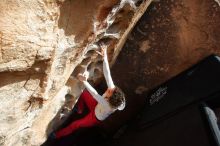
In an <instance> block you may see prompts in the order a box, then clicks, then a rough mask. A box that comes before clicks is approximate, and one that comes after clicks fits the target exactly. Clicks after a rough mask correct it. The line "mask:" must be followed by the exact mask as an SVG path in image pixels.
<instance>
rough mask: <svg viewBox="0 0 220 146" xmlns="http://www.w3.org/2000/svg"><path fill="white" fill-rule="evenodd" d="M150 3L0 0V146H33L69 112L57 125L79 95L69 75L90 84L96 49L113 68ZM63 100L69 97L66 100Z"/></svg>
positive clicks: (97, 72)
mask: <svg viewBox="0 0 220 146" xmlns="http://www.w3.org/2000/svg"><path fill="white" fill-rule="evenodd" d="M150 3H151V0H146V1H141V0H134V1H132V0H121V1H120V0H113V1H109V0H96V1H92V0H16V1H15V0H1V1H0V80H1V82H0V99H1V100H0V103H1V108H0V145H3V146H15V145H16V146H22V145H40V144H41V143H42V142H43V141H44V140H45V137H46V135H47V134H48V133H49V132H50V131H51V129H53V128H54V127H55V126H57V125H58V124H59V123H60V122H58V121H59V119H60V118H61V117H65V114H66V115H68V112H69V111H67V112H66V113H65V114H64V115H63V114H61V115H60V117H59V115H58V119H56V120H54V119H53V118H55V115H57V114H58V113H60V111H62V109H61V108H62V107H63V106H64V105H65V104H66V103H67V102H69V101H71V104H70V107H72V106H73V105H74V102H75V98H76V97H77V96H78V95H79V93H80V91H81V89H82V88H83V87H82V85H80V84H79V83H78V81H77V80H76V79H75V75H76V74H77V73H79V72H82V73H83V72H84V71H85V70H88V71H89V72H90V78H89V79H90V81H91V82H95V81H97V80H98V78H100V77H101V76H102V75H101V72H102V69H101V59H100V56H99V55H98V54H97V52H96V51H99V50H100V44H102V45H103V46H107V47H108V53H109V58H110V60H111V64H112V63H114V61H115V59H116V57H117V55H118V53H119V51H120V49H121V47H122V45H123V43H124V41H125V39H126V37H127V34H128V33H129V32H130V30H131V29H132V27H133V26H134V24H135V23H136V22H137V20H138V19H139V18H140V16H141V15H142V14H143V13H144V11H145V10H146V8H147V7H148V5H149V4H150ZM71 75H72V76H71ZM70 76H71V77H70ZM67 93H69V94H71V95H73V97H72V99H69V100H68V101H67V98H64V96H65V95H66V94H67ZM56 118H57V117H56ZM64 119H65V118H64ZM51 120H54V121H53V124H52V125H49V127H48V124H49V123H51Z"/></svg>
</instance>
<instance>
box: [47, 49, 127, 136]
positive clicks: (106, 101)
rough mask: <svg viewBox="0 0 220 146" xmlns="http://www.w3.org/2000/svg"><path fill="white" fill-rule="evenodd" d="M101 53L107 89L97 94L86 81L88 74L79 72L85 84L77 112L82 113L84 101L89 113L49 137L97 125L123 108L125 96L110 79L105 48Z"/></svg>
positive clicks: (79, 77) (64, 134) (79, 76)
mask: <svg viewBox="0 0 220 146" xmlns="http://www.w3.org/2000/svg"><path fill="white" fill-rule="evenodd" d="M101 54H102V56H103V73H104V77H105V80H106V82H107V86H108V88H107V90H106V91H105V93H104V94H103V95H102V96H101V95H99V94H98V93H97V91H96V90H95V89H94V88H93V87H92V86H91V85H90V84H89V82H88V81H87V78H88V74H79V75H78V79H79V80H80V81H81V82H82V83H83V84H84V85H85V87H86V89H85V90H84V91H83V93H82V94H81V95H80V97H79V102H78V107H77V112H78V113H82V111H83V105H84V104H83V103H85V104H86V105H87V107H88V109H89V113H88V114H87V115H86V116H85V117H83V118H82V119H79V120H76V121H74V122H72V123H71V124H70V125H69V126H67V127H65V128H63V129H61V130H59V131H57V132H55V133H52V134H51V135H50V138H51V137H52V138H53V139H55V138H56V139H57V138H61V137H63V136H66V135H69V134H71V133H73V132H75V131H76V130H77V129H79V128H86V127H92V126H95V125H99V124H100V123H101V122H102V121H103V120H105V119H106V118H107V117H108V116H110V115H111V114H112V113H114V112H115V111H116V110H123V109H124V107H125V96H124V93H123V92H122V90H121V89H120V88H119V87H117V86H115V85H114V83H113V81H112V77H111V74H110V69H109V63H108V58H107V49H102V52H101Z"/></svg>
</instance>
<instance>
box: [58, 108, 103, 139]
mask: <svg viewBox="0 0 220 146" xmlns="http://www.w3.org/2000/svg"><path fill="white" fill-rule="evenodd" d="M99 123H100V121H99V120H97V118H96V116H95V112H94V111H91V112H90V113H89V114H88V115H87V116H85V117H84V118H82V119H80V120H76V121H74V122H72V123H71V124H70V125H69V126H67V127H65V128H64V129H61V130H59V131H58V132H56V133H55V135H56V138H60V137H63V136H66V135H69V134H70V133H73V132H75V131H76V130H78V129H79V128H86V127H92V126H95V125H98V124H99Z"/></svg>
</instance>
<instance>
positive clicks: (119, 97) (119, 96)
mask: <svg viewBox="0 0 220 146" xmlns="http://www.w3.org/2000/svg"><path fill="white" fill-rule="evenodd" d="M108 102H109V104H110V106H111V107H112V108H118V107H119V106H121V105H122V104H124V103H125V94H124V92H123V91H122V90H121V89H120V88H119V87H117V86H116V87H115V90H114V92H113V94H112V96H111V97H109V99H108Z"/></svg>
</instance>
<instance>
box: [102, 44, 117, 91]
mask: <svg viewBox="0 0 220 146" xmlns="http://www.w3.org/2000/svg"><path fill="white" fill-rule="evenodd" d="M102 51H103V73H104V77H105V80H106V83H107V85H108V89H114V88H115V85H114V83H113V80H112V77H111V73H110V68H109V63H108V57H107V48H105V49H103V50H102Z"/></svg>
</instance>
